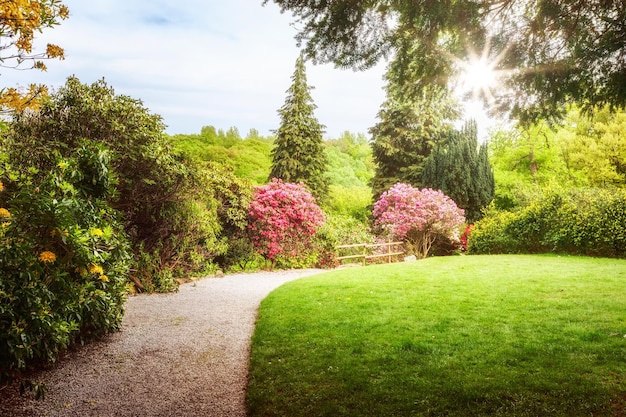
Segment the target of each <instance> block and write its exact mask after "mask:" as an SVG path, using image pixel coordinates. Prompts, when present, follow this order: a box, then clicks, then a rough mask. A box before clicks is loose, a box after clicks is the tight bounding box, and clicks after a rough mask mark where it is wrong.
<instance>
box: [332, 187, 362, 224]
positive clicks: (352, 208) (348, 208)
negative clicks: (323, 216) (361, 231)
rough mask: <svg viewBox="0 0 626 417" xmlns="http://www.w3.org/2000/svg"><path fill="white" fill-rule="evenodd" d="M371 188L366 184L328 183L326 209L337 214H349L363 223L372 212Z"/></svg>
mask: <svg viewBox="0 0 626 417" xmlns="http://www.w3.org/2000/svg"><path fill="white" fill-rule="evenodd" d="M372 204H373V201H372V189H371V188H370V187H366V186H354V187H344V186H342V185H330V187H329V199H328V203H327V204H326V207H325V208H326V210H327V211H328V212H329V213H331V214H333V215H337V216H350V217H353V218H355V219H356V220H358V221H360V222H362V223H365V222H367V221H368V220H369V217H370V216H371V214H372Z"/></svg>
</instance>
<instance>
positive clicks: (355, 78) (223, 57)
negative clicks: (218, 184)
mask: <svg viewBox="0 0 626 417" xmlns="http://www.w3.org/2000/svg"><path fill="white" fill-rule="evenodd" d="M64 3H65V4H66V5H67V6H68V7H69V8H70V12H71V17H70V19H68V20H66V21H64V22H62V23H61V25H60V26H58V27H56V28H55V29H53V30H46V31H44V33H43V34H41V35H39V39H38V42H39V43H40V44H45V43H48V42H50V43H57V44H59V45H60V46H62V47H64V48H65V50H66V60H65V61H50V62H49V63H47V65H48V68H49V71H48V72H47V73H40V72H38V71H10V70H4V71H3V72H2V76H1V78H0V81H1V82H2V86H13V85H15V83H20V84H22V85H24V84H28V83H31V82H42V83H45V84H49V85H56V86H59V85H62V84H63V83H64V82H65V79H66V78H67V77H68V76H70V75H76V76H77V77H79V78H80V80H81V81H82V82H84V83H91V82H93V81H95V80H97V79H100V78H103V77H104V78H105V79H106V81H107V82H108V83H109V85H111V86H112V87H114V88H115V91H116V92H117V93H119V94H126V95H130V96H132V97H135V98H140V99H142V101H143V102H144V104H145V105H146V107H148V108H149V109H150V110H151V111H153V112H155V113H158V114H160V115H161V116H163V118H164V121H165V123H166V124H167V125H168V126H169V128H168V132H169V133H197V132H199V131H200V128H201V127H202V126H205V125H214V126H216V127H217V128H223V129H227V128H228V127H230V126H236V127H238V128H239V130H240V131H241V132H242V134H243V133H245V132H247V131H248V130H249V129H251V128H255V129H258V130H259V131H260V132H261V133H262V134H268V133H269V131H270V130H271V129H275V128H277V127H278V126H277V125H278V122H279V119H278V115H277V113H276V112H277V109H278V108H280V106H282V104H283V102H284V100H285V90H286V89H287V88H288V87H289V85H290V83H291V79H290V77H291V75H292V73H293V70H294V65H295V60H296V58H297V56H298V53H299V52H298V48H297V47H296V42H295V40H294V39H293V35H294V34H295V32H294V29H293V28H292V27H291V26H290V22H291V21H292V19H291V17H290V16H288V15H281V14H280V13H279V10H278V7H277V6H276V5H274V4H273V3H271V2H270V3H268V4H267V5H266V6H265V7H263V6H261V3H262V1H261V0H229V1H222V0H210V1H202V0H177V1H174V0H150V1H148V0H132V1H130V0H124V1H122V0H90V1H89V2H86V1H84V0H64ZM383 72H384V64H383V65H380V66H378V67H376V68H374V69H372V70H370V71H367V72H362V73H355V72H352V71H349V70H348V71H346V70H338V69H334V68H333V67H332V66H329V65H324V66H315V67H314V66H312V65H309V66H308V68H307V76H308V80H309V83H310V84H312V85H314V86H315V89H314V90H313V92H312V94H313V98H314V100H315V103H316V104H317V106H318V109H317V112H316V116H317V117H318V119H319V120H320V122H321V123H322V124H324V125H326V127H327V129H326V130H327V134H326V136H327V137H335V136H338V135H339V134H340V133H341V132H343V131H344V130H350V131H352V132H355V133H356V132H362V133H365V132H366V131H367V129H368V128H369V127H371V126H373V125H374V124H375V122H376V118H375V116H376V112H377V111H378V108H379V106H380V104H381V103H382V101H383V99H384V92H383V90H382V86H383V81H382V74H383Z"/></svg>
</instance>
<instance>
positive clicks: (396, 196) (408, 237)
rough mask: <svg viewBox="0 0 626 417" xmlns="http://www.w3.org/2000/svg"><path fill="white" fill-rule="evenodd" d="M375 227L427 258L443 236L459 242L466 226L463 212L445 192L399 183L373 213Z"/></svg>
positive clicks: (375, 206) (388, 192) (383, 195)
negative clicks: (461, 230)
mask: <svg viewBox="0 0 626 417" xmlns="http://www.w3.org/2000/svg"><path fill="white" fill-rule="evenodd" d="M373 215H374V219H375V222H374V224H375V226H376V227H378V228H379V230H381V231H382V232H384V233H385V234H388V235H389V236H390V237H391V238H392V239H396V240H402V241H405V242H406V243H407V245H408V246H409V248H410V249H411V250H412V252H413V253H414V254H415V255H416V256H418V257H420V258H424V257H426V256H427V255H428V251H429V250H430V247H431V246H432V244H433V242H434V241H435V238H436V237H437V236H438V235H440V236H444V237H446V238H448V239H450V240H452V241H458V239H459V230H460V227H461V226H462V225H463V224H464V223H465V217H464V213H463V210H462V209H460V208H459V207H457V205H456V203H455V202H454V201H453V200H452V199H451V198H450V197H448V196H446V195H445V194H444V193H442V192H441V191H436V190H432V189H430V188H425V189H422V190H420V189H419V188H415V187H413V186H411V185H409V184H402V183H398V184H396V185H394V186H393V187H391V188H390V189H389V190H388V191H386V192H385V193H383V194H382V195H381V196H380V199H379V200H378V201H377V202H376V204H375V205H374V211H373Z"/></svg>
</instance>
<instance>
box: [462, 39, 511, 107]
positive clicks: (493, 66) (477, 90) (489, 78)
mask: <svg viewBox="0 0 626 417" xmlns="http://www.w3.org/2000/svg"><path fill="white" fill-rule="evenodd" d="M505 52H506V51H502V52H501V53H500V54H498V55H497V56H493V55H492V51H491V48H490V45H489V43H487V45H486V46H485V48H484V49H483V50H482V52H481V53H480V54H477V53H476V52H475V51H473V50H471V49H470V50H469V51H468V54H467V57H466V58H465V59H458V58H456V59H455V61H456V65H457V69H458V78H457V88H458V90H459V91H460V93H461V94H462V95H464V96H469V95H471V98H472V100H479V99H481V98H483V99H486V100H487V101H488V102H493V101H494V100H495V98H494V94H493V92H494V91H495V90H496V89H497V88H499V87H500V86H501V81H502V76H503V75H505V72H504V71H502V70H500V69H498V66H499V64H500V63H501V61H502V59H503V56H504V54H505Z"/></svg>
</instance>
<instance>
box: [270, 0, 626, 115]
mask: <svg viewBox="0 0 626 417" xmlns="http://www.w3.org/2000/svg"><path fill="white" fill-rule="evenodd" d="M269 1H270V0H264V3H268V2H269ZM271 1H273V2H274V3H276V4H277V5H278V6H279V7H280V9H281V11H282V12H288V13H291V14H293V16H294V19H295V20H296V22H297V23H298V25H297V26H298V33H297V35H296V39H297V40H298V41H299V42H300V43H301V44H302V46H303V48H304V51H305V53H306V54H307V56H308V57H311V58H313V59H314V60H315V61H316V62H321V63H325V62H332V63H334V64H335V65H337V66H341V67H352V68H355V69H364V68H369V67H372V66H374V65H375V64H376V63H377V62H379V61H380V60H381V59H382V58H383V57H387V56H397V55H401V54H402V48H403V41H404V40H405V39H407V38H410V39H412V40H413V42H414V44H413V45H412V48H413V49H417V50H418V52H419V53H416V54H411V55H410V56H411V57H412V59H406V60H405V61H404V62H403V63H402V65H403V66H404V67H405V68H407V69H411V68H413V69H415V70H416V71H417V72H418V73H419V75H420V76H419V77H418V79H419V80H424V81H425V82H424V83H422V86H427V85H429V83H431V82H433V81H434V82H438V83H446V82H447V81H446V80H448V79H450V78H451V77H454V76H455V75H456V74H457V73H458V71H459V70H460V66H459V65H455V61H456V60H459V59H467V58H468V57H471V55H472V54H473V53H472V51H474V54H476V53H479V54H480V53H482V54H486V55H488V57H489V59H490V60H491V61H493V63H494V65H495V66H496V69H497V70H501V71H500V75H501V78H502V81H503V82H506V84H507V85H508V87H510V88H499V89H497V90H496V91H492V94H493V95H494V96H495V99H496V104H497V105H498V106H499V107H502V108H504V109H507V108H508V109H511V110H512V114H513V115H514V116H518V117H520V118H521V119H522V120H531V121H532V120H535V121H536V120H539V119H541V118H542V117H545V116H549V115H554V114H556V115H558V114H561V113H563V111H564V110H565V106H564V104H566V103H571V102H572V101H575V102H577V103H580V104H581V105H583V107H584V110H591V109H593V108H594V106H602V105H604V104H609V105H611V106H618V107H620V106H625V105H626V87H625V85H626V84H625V83H624V80H625V79H626V59H624V56H625V55H626V42H624V39H626V25H625V24H624V22H626V7H625V4H624V1H616V0H612V1H598V0H596V1H582V0H577V1H572V0H541V1H527V0H481V1H477V0H455V1H433V0H428V1H427V0H394V1H382V0H372V1H362V0H361V1H355V0H334V1H319V0H271ZM481 51H482V52H481ZM440 85H442V84H440ZM418 88H421V86H419V85H418Z"/></svg>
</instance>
